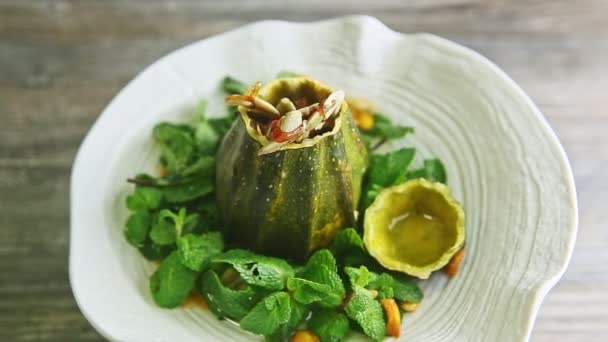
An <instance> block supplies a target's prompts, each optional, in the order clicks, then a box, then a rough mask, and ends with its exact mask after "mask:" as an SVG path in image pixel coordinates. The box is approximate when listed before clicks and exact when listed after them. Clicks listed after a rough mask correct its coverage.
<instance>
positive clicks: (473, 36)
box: [0, 0, 608, 342]
mask: <svg viewBox="0 0 608 342" xmlns="http://www.w3.org/2000/svg"><path fill="white" fill-rule="evenodd" d="M355 13H365V14H369V15H373V16H376V17H378V18H379V19H381V20H382V21H384V22H385V23H386V24H387V25H388V26H390V27H392V28H393V29H396V30H399V31H402V32H417V31H426V32H431V33H435V34H438V35H441V36H444V37H447V38H449V39H452V40H454V41H456V42H459V43H461V44H464V45H466V46H469V47H471V48H473V49H475V50H477V51H479V52H481V53H482V54H483V55H485V56H487V57H489V58H490V59H491V60H493V61H495V62H496V63H497V64H498V65H499V66H500V67H502V68H503V69H504V70H505V71H506V72H507V73H508V74H510V75H511V76H512V77H513V78H514V79H515V81H517V82H518V83H519V84H520V85H521V86H522V87H523V89H524V90H525V91H526V92H528V94H530V96H531V97H532V99H533V100H534V102H536V104H538V106H539V107H540V108H541V110H542V111H543V113H544V114H545V115H546V117H547V119H548V120H549V122H550V124H551V126H552V127H553V128H554V129H555V131H556V132H557V135H558V136H559V138H560V140H561V141H562V143H563V145H564V147H565V149H566V151H567V153H568V156H569V158H570V161H571V163H572V167H573V169H574V175H575V177H576V184H577V188H578V199H579V206H580V209H579V211H580V228H579V236H578V241H577V244H576V249H575V252H574V256H573V258H572V261H571V263H570V266H569V268H568V270H567V272H566V274H565V275H564V277H563V279H562V280H561V281H560V282H559V284H558V285H557V286H556V287H555V288H554V289H553V290H552V291H551V292H550V294H549V295H548V296H547V298H546V300H545V302H544V303H543V305H542V308H541V311H540V315H539V316H538V319H537V323H536V325H535V327H534V330H533V333H532V341H547V342H549V341H585V342H591V341H607V340H608V267H607V264H608V226H607V223H606V222H608V207H607V203H608V181H607V180H606V178H607V176H608V135H607V132H608V110H607V108H608V2H607V1H601V0H597V1H587V0H582V1H570V0H560V1H553V0H536V1H526V0H521V1H511V2H506V1H504V2H503V1H482V0H441V1H427V0H413V1H401V2H398V1H388V0H376V1H363V0H359V1H352V2H348V1H345V0H334V1H328V0H314V1H308V2H305V1H284V0H272V1H265V2H263V1H261V0H249V1H236V0H228V1H214V0H208V1H199V0H179V1H178V0H171V1H161V0H153V1H118V0H106V1H92V0H91V1H89V0H83V1H75V0H74V1H49V0H36V1H34V0H0V341H39V340H44V341H98V340H102V338H101V337H100V336H99V335H98V334H97V333H96V332H95V331H94V330H93V328H92V327H91V326H90V325H89V323H87V321H86V320H85V319H84V317H83V316H82V315H81V313H80V311H79V310H78V307H77V306H76V303H75V302H74V299H73V297H72V293H71V291H70V285H69V282H68V247H69V242H68V240H69V215H68V212H69V203H68V193H69V178H70V170H71V165H72V162H73V159H74V156H75V154H76V150H77V148H78V146H79V144H80V142H81V140H82V139H83V137H84V136H85V134H86V132H87V130H88V129H89V128H90V127H91V125H92V124H93V122H94V120H95V119H96V118H97V116H98V115H99V113H100V111H101V110H102V108H103V107H104V106H105V105H106V104H107V103H108V101H110V99H111V98H112V97H113V96H114V95H115V94H116V93H117V92H118V91H119V90H120V88H121V87H123V86H124V85H125V83H127V82H128V81H129V80H130V79H131V78H133V77H134V76H135V75H136V74H137V73H138V72H139V71H141V70H142V69H143V68H145V67H146V66H147V65H148V64H150V63H151V62H153V61H154V60H156V59H157V58H159V57H161V56H163V55H165V54H166V53H168V52H170V51H172V50H174V49H175V48H178V47H180V46H183V45H185V44H187V43H189V42H192V41H196V40H199V39H202V38H205V37H208V36H211V35H213V34H216V33H220V32H223V31H225V30H229V29H232V28H235V27H238V26H240V25H243V24H245V23H248V22H252V21H257V20H261V19H265V18H274V19H287V20H298V21H313V20H318V19H324V18H330V17H335V16H341V15H345V14H355ZM91 267H94V265H91ZM100 286H103V284H100Z"/></svg>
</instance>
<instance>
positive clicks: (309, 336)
mask: <svg viewBox="0 0 608 342" xmlns="http://www.w3.org/2000/svg"><path fill="white" fill-rule="evenodd" d="M291 342H319V338H318V337H317V335H315V334H314V333H313V332H312V331H309V330H298V331H296V333H295V334H293V336H292V337H291Z"/></svg>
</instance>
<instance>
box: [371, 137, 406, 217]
mask: <svg viewBox="0 0 608 342" xmlns="http://www.w3.org/2000/svg"><path fill="white" fill-rule="evenodd" d="M415 154H416V150H415V149H413V148H402V149H399V150H396V151H393V152H389V153H386V154H373V155H372V156H371V158H370V170H369V172H368V174H367V178H366V181H365V191H364V194H365V196H364V198H363V203H362V204H363V210H365V209H366V208H367V207H368V206H369V205H370V204H371V203H372V202H373V201H374V199H375V198H376V196H377V195H378V194H379V193H380V191H382V190H383V189H384V188H386V187H389V186H393V185H397V184H401V183H403V182H405V181H406V180H407V179H408V177H407V176H408V173H407V168H408V166H409V165H410V163H411V162H412V160H413V159H414V155H415Z"/></svg>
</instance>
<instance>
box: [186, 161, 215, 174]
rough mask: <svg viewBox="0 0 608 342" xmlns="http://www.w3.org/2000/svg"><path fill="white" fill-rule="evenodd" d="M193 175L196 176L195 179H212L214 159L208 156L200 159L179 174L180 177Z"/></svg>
mask: <svg viewBox="0 0 608 342" xmlns="http://www.w3.org/2000/svg"><path fill="white" fill-rule="evenodd" d="M193 175H196V176H197V177H210V178H212V177H214V176H215V158H214V157H208V156H203V157H200V158H198V159H197V160H196V161H195V162H194V163H192V164H190V165H188V166H187V167H186V168H185V169H184V170H183V171H182V173H181V176H182V177H187V176H193Z"/></svg>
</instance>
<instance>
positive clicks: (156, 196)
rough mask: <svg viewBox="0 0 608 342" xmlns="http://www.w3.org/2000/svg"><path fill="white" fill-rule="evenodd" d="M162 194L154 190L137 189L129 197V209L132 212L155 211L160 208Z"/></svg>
mask: <svg viewBox="0 0 608 342" xmlns="http://www.w3.org/2000/svg"><path fill="white" fill-rule="evenodd" d="M161 200H162V192H160V191H159V190H158V189H154V188H145V187H136V188H135V191H134V192H133V193H132V194H131V195H129V196H127V208H129V210H131V211H138V210H154V209H156V208H158V207H159V206H160V202H161Z"/></svg>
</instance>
